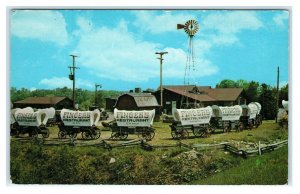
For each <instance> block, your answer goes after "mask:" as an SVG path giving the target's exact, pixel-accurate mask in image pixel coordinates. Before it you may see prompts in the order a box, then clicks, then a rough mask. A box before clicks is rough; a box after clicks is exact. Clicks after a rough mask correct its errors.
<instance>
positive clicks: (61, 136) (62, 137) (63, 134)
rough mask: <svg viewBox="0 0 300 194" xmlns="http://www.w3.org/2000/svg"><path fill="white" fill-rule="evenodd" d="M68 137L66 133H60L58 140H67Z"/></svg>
mask: <svg viewBox="0 0 300 194" xmlns="http://www.w3.org/2000/svg"><path fill="white" fill-rule="evenodd" d="M66 136H67V133H66V132H65V131H59V132H58V138H59V139H65V138H66Z"/></svg>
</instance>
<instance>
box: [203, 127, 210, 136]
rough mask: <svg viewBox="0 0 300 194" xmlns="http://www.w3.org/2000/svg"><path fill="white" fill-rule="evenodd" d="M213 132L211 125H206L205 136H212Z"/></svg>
mask: <svg viewBox="0 0 300 194" xmlns="http://www.w3.org/2000/svg"><path fill="white" fill-rule="evenodd" d="M211 132H212V129H211V127H210V126H208V127H206V130H205V134H204V136H205V137H210V135H211Z"/></svg>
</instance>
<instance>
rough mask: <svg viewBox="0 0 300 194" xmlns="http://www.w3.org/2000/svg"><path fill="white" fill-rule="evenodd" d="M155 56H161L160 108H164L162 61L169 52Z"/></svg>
mask: <svg viewBox="0 0 300 194" xmlns="http://www.w3.org/2000/svg"><path fill="white" fill-rule="evenodd" d="M155 54H157V55H159V58H157V59H159V61H160V106H161V108H162V107H163V88H162V61H163V60H164V59H163V58H162V56H163V55H164V54H168V52H156V53H155Z"/></svg>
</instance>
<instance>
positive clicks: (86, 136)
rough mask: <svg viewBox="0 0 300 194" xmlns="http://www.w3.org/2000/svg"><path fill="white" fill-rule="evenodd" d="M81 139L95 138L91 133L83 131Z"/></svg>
mask: <svg viewBox="0 0 300 194" xmlns="http://www.w3.org/2000/svg"><path fill="white" fill-rule="evenodd" d="M81 137H82V139H92V138H93V136H92V134H91V132H89V131H83V132H82V133H81Z"/></svg>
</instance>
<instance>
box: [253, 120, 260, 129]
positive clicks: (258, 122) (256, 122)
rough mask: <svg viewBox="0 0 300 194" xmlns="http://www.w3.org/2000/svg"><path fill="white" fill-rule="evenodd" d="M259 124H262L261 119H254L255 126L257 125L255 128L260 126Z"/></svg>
mask: <svg viewBox="0 0 300 194" xmlns="http://www.w3.org/2000/svg"><path fill="white" fill-rule="evenodd" d="M259 125H260V121H259V119H256V120H255V121H254V127H255V128H258V127H259Z"/></svg>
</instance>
